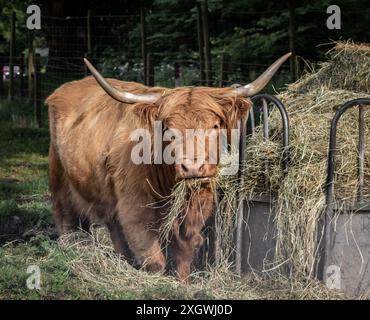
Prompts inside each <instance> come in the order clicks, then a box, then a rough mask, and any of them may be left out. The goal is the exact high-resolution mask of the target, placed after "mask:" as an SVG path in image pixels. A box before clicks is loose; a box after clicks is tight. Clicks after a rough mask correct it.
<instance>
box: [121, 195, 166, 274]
mask: <svg viewBox="0 0 370 320" xmlns="http://www.w3.org/2000/svg"><path fill="white" fill-rule="evenodd" d="M133 203H135V204H133ZM118 219H119V221H120V223H121V225H122V228H123V232H124V235H125V237H126V239H127V242H128V245H129V247H130V249H131V251H132V252H133V253H134V255H135V259H136V261H137V263H138V264H139V265H140V266H142V267H143V268H144V269H145V270H147V271H154V272H163V271H164V270H165V267H166V259H165V257H164V255H163V253H162V250H161V246H160V241H159V233H158V226H157V224H158V220H159V217H157V215H156V213H155V210H153V209H151V208H147V207H144V206H138V205H137V202H135V201H125V202H123V201H122V202H120V203H118Z"/></svg>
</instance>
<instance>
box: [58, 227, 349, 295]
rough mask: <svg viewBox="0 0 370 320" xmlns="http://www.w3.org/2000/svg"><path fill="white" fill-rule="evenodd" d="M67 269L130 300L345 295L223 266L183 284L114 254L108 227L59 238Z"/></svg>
mask: <svg viewBox="0 0 370 320" xmlns="http://www.w3.org/2000/svg"><path fill="white" fill-rule="evenodd" d="M58 243H59V248H60V249H61V250H62V252H63V253H64V256H65V258H66V261H67V265H68V266H69V269H70V270H71V271H72V273H73V275H74V276H75V277H77V278H78V279H79V280H80V281H81V285H85V286H86V289H87V290H88V288H91V286H93V287H94V289H95V290H96V289H98V291H101V292H107V291H108V292H109V297H111V298H115V297H116V298H120V297H121V296H122V291H123V292H125V293H130V296H131V298H132V299H341V298H343V296H342V295H340V294H338V293H335V292H333V291H330V290H328V289H326V288H325V287H324V286H323V285H322V284H320V283H318V282H313V281H310V282H294V283H292V282H291V281H290V280H289V279H287V278H284V277H282V276H281V275H277V276H274V277H258V276H255V275H245V276H243V277H238V276H237V275H235V274H234V273H232V272H230V271H229V269H228V268H226V267H225V266H220V267H218V268H212V269H209V270H207V271H203V272H194V273H193V274H192V280H193V281H192V283H190V284H184V283H181V282H179V281H178V280H177V279H175V278H174V277H172V276H164V275H160V274H155V273H147V272H144V271H141V270H136V269H134V268H133V267H132V266H130V265H129V264H128V263H127V262H126V261H124V260H123V259H122V258H121V257H120V256H118V255H117V254H115V253H114V250H113V247H112V244H111V241H110V238H109V233H108V232H107V230H106V229H105V228H101V227H98V228H93V229H92V235H89V234H86V233H81V232H76V233H72V234H67V235H64V236H62V237H60V238H59V240H58Z"/></svg>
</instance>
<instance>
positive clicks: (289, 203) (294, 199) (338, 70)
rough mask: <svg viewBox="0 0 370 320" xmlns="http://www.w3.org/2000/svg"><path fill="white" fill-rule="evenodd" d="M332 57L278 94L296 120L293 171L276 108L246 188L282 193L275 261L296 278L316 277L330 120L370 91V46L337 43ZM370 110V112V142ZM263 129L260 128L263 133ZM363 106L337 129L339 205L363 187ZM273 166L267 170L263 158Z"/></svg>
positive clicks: (255, 146) (249, 165)
mask: <svg viewBox="0 0 370 320" xmlns="http://www.w3.org/2000/svg"><path fill="white" fill-rule="evenodd" d="M328 55H329V57H330V60H329V62H326V63H324V64H322V65H321V68H319V70H318V71H316V72H315V71H313V72H311V73H309V74H307V75H306V76H304V77H303V78H302V79H300V80H298V81H297V82H296V83H294V84H292V85H290V86H289V87H288V89H287V90H286V91H285V92H283V93H282V94H281V95H280V98H281V100H282V101H283V103H284V104H285V106H286V108H287V111H288V113H289V119H290V146H289V152H290V168H289V171H288V173H287V175H286V176H285V177H284V176H283V172H282V170H281V161H282V159H281V142H280V141H281V132H282V126H281V118H280V116H279V114H278V112H277V111H276V110H275V111H273V112H272V113H271V115H270V119H269V126H270V128H271V131H272V133H273V135H272V138H271V140H270V141H265V140H264V138H263V135H262V128H257V134H255V135H254V136H253V137H251V138H250V139H249V141H248V147H247V156H246V159H247V160H246V163H245V168H244V172H245V185H244V186H243V192H244V194H245V195H246V197H247V198H251V197H253V196H255V195H256V194H258V193H259V192H261V191H262V190H265V188H264V186H265V185H266V183H267V184H268V185H269V189H270V192H271V193H273V194H276V195H278V197H277V199H278V200H277V201H278V210H277V217H276V225H277V232H278V233H277V249H276V261H275V265H276V266H277V265H282V266H283V267H284V268H285V270H287V269H288V270H290V272H291V274H292V275H294V276H295V277H304V278H307V277H310V276H311V275H312V273H313V271H314V260H315V255H316V254H317V252H316V251H315V250H317V245H316V241H317V234H316V233H317V221H318V219H319V216H320V215H321V214H322V213H323V208H324V205H325V184H326V170H327V155H328V143H329V128H330V121H331V120H332V118H333V116H334V112H335V110H336V109H337V108H338V107H340V106H341V105H342V104H343V103H345V102H346V101H348V100H351V99H356V98H360V97H369V96H370V83H369V77H370V72H369V70H370V46H365V45H354V44H352V43H337V44H336V46H335V48H334V49H332V50H331V51H330V52H329V53H328ZM369 120H370V112H369V110H368V109H367V110H366V112H365V123H366V125H365V129H366V132H365V136H366V139H367V141H365V145H366V146H368V145H369V142H370V141H369V136H370V132H369V131H370V121H369ZM258 131H260V132H258ZM357 144H358V109H353V110H351V111H348V112H347V113H346V114H344V115H343V116H342V118H341V120H340V123H339V125H338V129H337V147H338V150H337V158H336V159H337V160H336V180H335V199H336V201H337V202H338V203H340V204H341V205H350V204H352V203H353V202H354V201H355V198H356V190H357V161H358V155H357V152H356V148H357ZM266 162H267V163H268V166H267V168H268V169H266V165H265V163H266ZM369 190H370V157H369V153H367V156H365V186H364V192H365V200H367V201H369V200H370V193H369Z"/></svg>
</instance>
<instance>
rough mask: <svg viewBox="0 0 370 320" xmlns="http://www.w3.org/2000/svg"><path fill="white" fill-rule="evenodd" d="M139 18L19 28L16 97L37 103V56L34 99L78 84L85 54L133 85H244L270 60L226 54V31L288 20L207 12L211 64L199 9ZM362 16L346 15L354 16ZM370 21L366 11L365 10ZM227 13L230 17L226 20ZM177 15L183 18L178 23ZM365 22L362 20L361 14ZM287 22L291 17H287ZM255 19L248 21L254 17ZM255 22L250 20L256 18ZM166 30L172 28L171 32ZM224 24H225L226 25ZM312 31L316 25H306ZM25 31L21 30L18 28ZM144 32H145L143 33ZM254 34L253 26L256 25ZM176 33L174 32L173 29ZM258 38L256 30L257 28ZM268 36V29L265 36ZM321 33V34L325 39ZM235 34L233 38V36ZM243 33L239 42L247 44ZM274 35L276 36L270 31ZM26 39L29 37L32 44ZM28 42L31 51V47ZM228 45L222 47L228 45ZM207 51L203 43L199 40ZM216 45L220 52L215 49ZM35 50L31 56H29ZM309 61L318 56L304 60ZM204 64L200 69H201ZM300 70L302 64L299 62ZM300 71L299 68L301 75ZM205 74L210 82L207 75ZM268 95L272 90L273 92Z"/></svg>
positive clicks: (4, 93) (49, 21)
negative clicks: (259, 19) (259, 20)
mask: <svg viewBox="0 0 370 320" xmlns="http://www.w3.org/2000/svg"><path fill="white" fill-rule="evenodd" d="M144 14H145V15H144V17H143V16H142V14H136V15H119V16H114V15H110V16H95V15H93V14H91V13H90V12H89V13H88V14H87V15H86V16H82V17H50V16H43V17H42V29H41V30H35V31H33V32H29V31H28V30H26V27H25V26H24V27H22V23H19V24H18V26H20V28H21V32H23V33H24V34H28V35H27V36H26V37H23V38H22V39H16V41H17V48H20V49H18V50H17V51H18V52H17V55H16V56H15V57H13V60H14V69H15V72H14V92H15V93H14V94H15V97H16V98H17V97H26V98H28V99H30V100H32V99H34V97H33V95H34V89H33V88H32V74H33V70H32V69H33V68H34V67H33V65H32V64H33V60H34V58H32V57H30V55H31V54H34V53H36V54H39V55H40V61H39V64H40V65H39V70H38V71H39V86H40V88H39V96H37V97H36V98H37V99H38V100H40V101H41V102H42V101H43V100H44V99H45V98H46V97H47V96H48V95H49V94H50V93H51V92H52V91H53V90H54V89H55V88H57V87H58V86H59V85H61V84H62V83H65V82H67V81H71V80H76V79H81V78H83V77H84V76H86V75H88V72H87V70H86V68H85V66H84V63H83V57H88V58H89V59H90V60H91V62H92V63H93V64H94V65H95V66H97V68H98V69H99V71H101V73H102V74H103V75H104V76H106V77H114V78H118V79H121V80H126V81H137V82H143V83H147V84H154V85H158V86H166V87H174V86H187V85H212V86H228V85H231V84H233V83H241V84H242V83H247V82H249V81H252V80H253V79H255V78H256V77H257V76H258V75H259V74H260V73H261V72H263V71H264V70H265V69H266V68H267V67H268V66H269V65H270V64H271V63H272V62H273V61H274V59H275V58H277V57H276V56H273V55H272V54H271V53H270V51H269V50H268V48H267V49H264V50H262V49H261V50H262V51H263V52H264V53H263V54H260V55H258V56H242V57H240V56H228V55H226V54H225V53H224V52H223V51H222V50H220V49H219V48H220V47H222V45H220V42H222V41H224V40H223V39H225V38H226V37H225V32H224V33H223V32H222V29H223V27H222V26H224V29H225V30H230V29H232V28H230V26H233V25H235V26H237V27H235V28H234V31H235V30H236V28H239V29H240V30H247V29H248V28H249V29H250V28H251V27H252V26H251V25H250V22H249V20H251V19H248V18H250V17H251V16H253V17H254V18H255V17H256V16H258V17H262V16H266V17H271V16H276V15H287V12H286V11H277V12H273V11H267V12H227V14H226V13H221V14H220V13H217V14H213V15H212V14H210V17H209V19H210V28H213V29H212V30H211V31H210V33H211V36H210V38H209V39H210V40H209V41H210V45H211V54H210V61H208V63H205V61H204V58H203V61H202V58H201V56H202V55H204V50H203V49H204V48H201V49H200V45H202V43H200V42H199V38H202V40H203V41H204V38H203V36H204V35H203V34H202V32H203V30H202V29H199V23H197V15H198V14H199V12H197V10H196V8H193V9H192V10H190V11H188V12H179V13H168V14H166V15H163V14H159V13H155V12H146V13H144ZM358 14H359V13H358V12H357V11H355V12H353V13H351V15H350V17H351V19H349V18H347V19H349V20H351V21H355V20H353V19H352V18H353V17H356V16H357V15H358ZM364 14H365V16H366V19H370V18H369V17H370V12H362V15H364ZM226 15H227V16H226ZM297 15H298V16H299V15H300V17H301V18H302V19H306V20H307V19H308V20H311V21H315V22H316V23H317V24H318V25H325V19H326V18H327V15H326V13H325V12H324V11H317V10H312V11H311V12H304V13H299V12H298V13H297ZM179 16H181V17H182V19H178V17H179ZM362 18H363V16H362ZM287 19H288V18H287ZM252 20H253V19H252ZM254 20H255V19H254ZM168 26H171V28H169V27H168ZM225 26H227V27H225ZM311 27H312V28H313V29H314V28H315V25H313V26H311ZM22 28H23V29H22ZM143 28H144V30H143ZM239 29H238V30H239ZM257 29H258V28H257ZM173 30H177V31H175V32H173ZM257 31H258V32H259V33H261V32H262V31H261V30H257ZM341 32H342V33H341V34H339V33H338V34H336V33H335V31H334V33H333V32H331V33H330V31H328V30H327V29H326V28H322V32H321V34H320V37H319V36H318V33H317V32H313V33H312V37H310V39H297V43H298V44H299V42H302V41H304V42H305V43H307V45H311V46H312V45H313V44H317V43H319V42H322V39H323V38H325V37H327V38H335V36H336V35H337V36H338V37H339V36H343V34H344V36H346V35H345V30H344V31H343V30H342V31H341ZM265 33H266V34H268V30H267V31H266V32H265ZM322 33H325V36H324V35H323V34H322ZM236 34H237V33H236ZM287 35H288V31H287V30H283V31H281V42H282V43H280V44H279V45H280V46H281V48H283V49H282V50H283V51H282V52H281V53H284V52H286V51H288V50H289V48H288V47H289V46H288V38H287V37H288V36H287ZM252 36H253V35H248V34H247V35H244V36H243V37H241V40H240V41H241V42H243V41H244V42H245V46H247V45H248V43H247V42H248V38H249V37H252ZM275 36H276V34H275ZM30 39H31V40H30ZM32 44H33V45H34V47H33V48H32ZM227 45H228V44H227V43H225V44H224V46H225V47H227ZM203 46H204V43H203ZM214 47H217V48H218V49H215V50H213V48H214ZM31 51H33V52H31ZM305 58H306V59H310V58H312V59H314V58H317V57H310V56H305ZM202 64H203V65H202ZM301 67H302V65H301ZM8 71H9V56H2V57H0V72H1V77H0V97H1V98H5V97H8V95H9V94H8V86H9V82H10V79H9V72H8ZM298 71H299V72H298V73H300V72H301V71H302V70H298ZM205 74H208V76H209V78H210V79H206V78H205ZM291 74H292V70H291V66H289V64H286V65H283V67H282V69H281V70H280V71H279V73H278V75H277V76H276V77H275V78H274V81H273V83H272V85H273V86H274V87H281V86H282V85H284V84H285V83H288V82H290V80H291ZM270 91H271V87H270Z"/></svg>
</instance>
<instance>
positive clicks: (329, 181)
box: [326, 98, 370, 209]
mask: <svg viewBox="0 0 370 320" xmlns="http://www.w3.org/2000/svg"><path fill="white" fill-rule="evenodd" d="M361 105H363V106H365V105H366V106H370V99H368V98H359V99H354V100H350V101H347V102H346V103H344V104H343V105H342V106H341V107H340V108H339V109H338V110H337V111H336V112H335V115H334V117H333V119H332V121H331V125H330V138H329V139H330V140H329V153H328V170H327V178H326V205H327V206H328V208H329V209H331V207H332V205H333V198H334V172H335V153H336V147H337V125H338V121H339V119H340V118H341V117H342V115H343V113H345V112H346V111H347V110H348V109H350V108H352V107H354V106H359V107H360V108H359V110H360V117H359V118H360V119H359V122H360V126H359V150H358V151H359V155H360V157H359V182H360V184H361V181H362V180H363V177H362V176H361V174H362V173H363V168H361V166H363V161H361V159H360V158H361V155H362V156H364V138H363V136H364V124H363V121H364V116H363V111H362V108H361ZM361 118H362V120H361ZM360 187H361V186H360ZM360 189H361V188H360ZM359 194H361V190H360V191H359Z"/></svg>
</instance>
